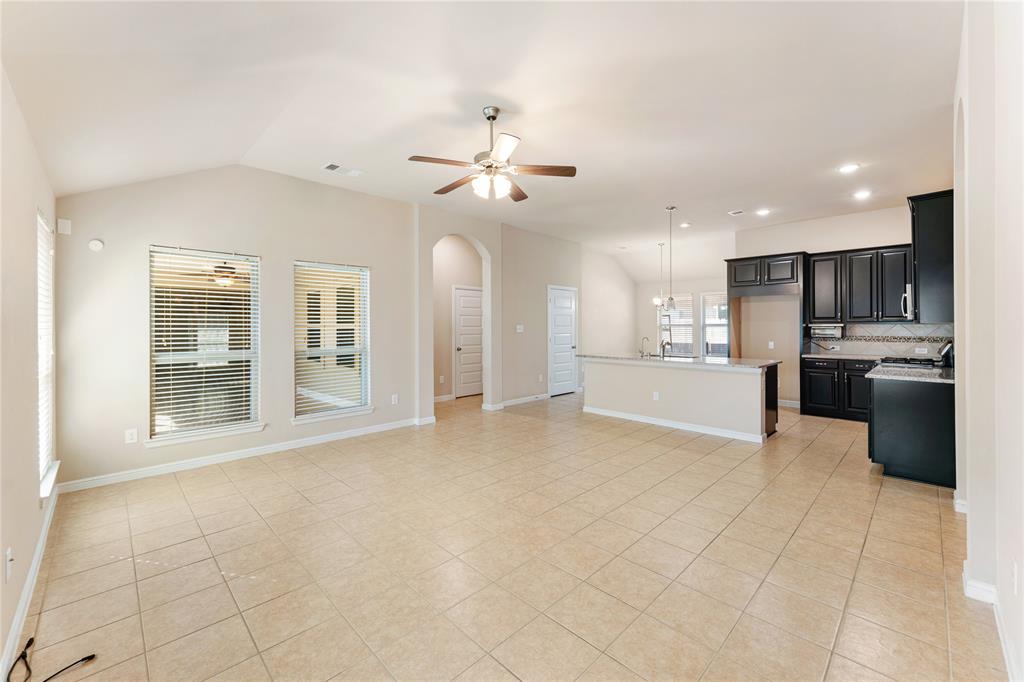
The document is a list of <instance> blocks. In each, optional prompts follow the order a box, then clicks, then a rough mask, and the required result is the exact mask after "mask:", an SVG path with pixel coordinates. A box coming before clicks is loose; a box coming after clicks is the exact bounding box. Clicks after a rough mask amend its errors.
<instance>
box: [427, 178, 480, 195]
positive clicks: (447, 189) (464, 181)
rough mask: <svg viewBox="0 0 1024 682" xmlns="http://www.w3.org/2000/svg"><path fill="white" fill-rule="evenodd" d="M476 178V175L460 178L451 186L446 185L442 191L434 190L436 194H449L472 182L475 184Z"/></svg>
mask: <svg viewBox="0 0 1024 682" xmlns="http://www.w3.org/2000/svg"><path fill="white" fill-rule="evenodd" d="M475 177H476V175H467V176H466V177H464V178H459V179H458V180H456V181H455V182H453V183H451V184H450V185H445V186H444V187H442V188H441V189H438V190H434V194H448V192H451V191H452V190H453V189H458V188H460V187H462V186H463V185H466V184H469V183H470V182H473V178H475Z"/></svg>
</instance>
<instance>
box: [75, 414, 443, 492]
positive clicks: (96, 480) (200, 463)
mask: <svg viewBox="0 0 1024 682" xmlns="http://www.w3.org/2000/svg"><path fill="white" fill-rule="evenodd" d="M430 419H431V420H433V417H430ZM422 423H433V421H431V422H425V421H424V422H422ZM416 424H417V420H416V419H415V418H410V419H402V420H400V421H394V422H386V423H384V424H374V425H372V426H362V427H359V428H356V429H348V430H347V431H335V432H333V433H325V434H322V435H320V436H310V437H308V438H297V439H295V440H288V441H283V442H280V443H269V444H267V445H258V446H256V447H254V448H245V449H243V450H234V451H231V452H222V453H220V454H217V455H207V456H205V457H196V458H194V459H183V460H180V461H177V462H168V463H167V464H157V465H154V466H149V467H141V468H139V469H128V470H127V471H118V472H115V473H112V474H101V475H99V476H90V477H88V478H80V479H78V480H75V481H67V482H65V483H58V484H57V490H58V491H59V492H62V493H69V492H73V491H75V490H85V489H86V488H96V487H99V486H101V485H110V484H111V483H122V482H124V481H134V480H136V479H139V478H148V477H150V476H159V475H161V474H170V473H174V472H176V471H186V470H188V469H198V468H200V467H205V466H209V465H211V464H223V463H224V462H231V461H234V460H236V459H245V458H246V457H258V456H260V455H269V454H272V453H274V452H282V451H284V450H294V449H295V448H304V447H307V446H309V445H320V444H322V443H329V442H331V441H335V440H344V439H346V438H355V437H357V436H365V435H367V434H370V433H379V432H381V431H390V430H392V429H400V428H403V427H406V426H415V425H416Z"/></svg>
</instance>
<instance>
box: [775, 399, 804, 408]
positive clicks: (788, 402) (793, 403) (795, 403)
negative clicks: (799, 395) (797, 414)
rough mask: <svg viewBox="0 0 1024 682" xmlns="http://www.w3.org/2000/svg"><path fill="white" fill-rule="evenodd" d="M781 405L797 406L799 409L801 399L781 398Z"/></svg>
mask: <svg viewBox="0 0 1024 682" xmlns="http://www.w3.org/2000/svg"><path fill="white" fill-rule="evenodd" d="M779 405H781V406H782V407H795V408H797V409H800V401H799V400H783V399H781V398H779Z"/></svg>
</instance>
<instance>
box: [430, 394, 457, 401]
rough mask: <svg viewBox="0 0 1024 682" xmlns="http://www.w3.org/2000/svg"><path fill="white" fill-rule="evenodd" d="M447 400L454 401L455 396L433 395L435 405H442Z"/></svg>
mask: <svg viewBox="0 0 1024 682" xmlns="http://www.w3.org/2000/svg"><path fill="white" fill-rule="evenodd" d="M448 400H455V394H454V393H449V394H448V395H435V396H434V402H435V403H443V402H446V401H448Z"/></svg>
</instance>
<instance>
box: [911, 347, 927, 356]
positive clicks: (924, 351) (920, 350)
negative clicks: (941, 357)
mask: <svg viewBox="0 0 1024 682" xmlns="http://www.w3.org/2000/svg"><path fill="white" fill-rule="evenodd" d="M914 353H915V354H916V355H928V349H927V348H914Z"/></svg>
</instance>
